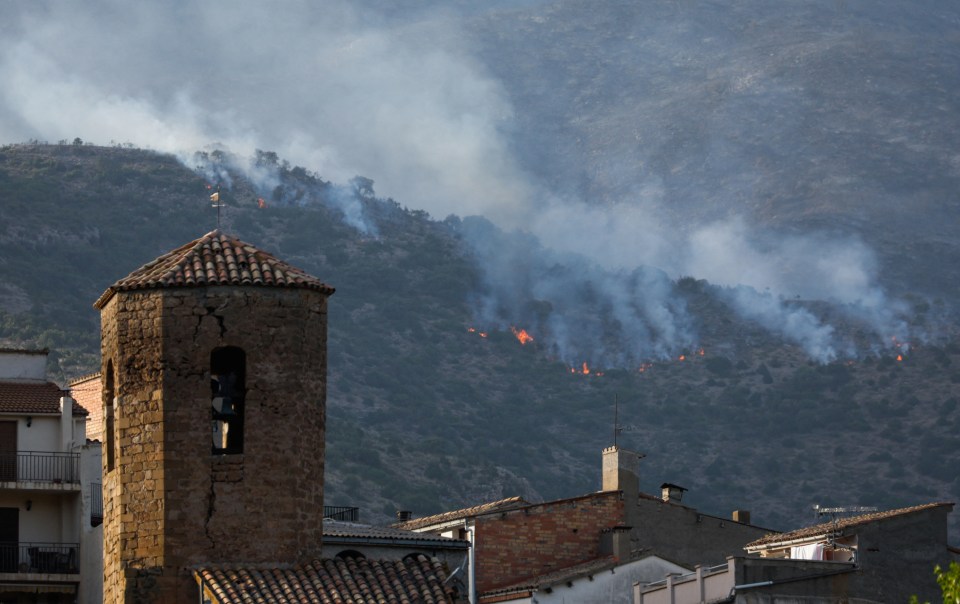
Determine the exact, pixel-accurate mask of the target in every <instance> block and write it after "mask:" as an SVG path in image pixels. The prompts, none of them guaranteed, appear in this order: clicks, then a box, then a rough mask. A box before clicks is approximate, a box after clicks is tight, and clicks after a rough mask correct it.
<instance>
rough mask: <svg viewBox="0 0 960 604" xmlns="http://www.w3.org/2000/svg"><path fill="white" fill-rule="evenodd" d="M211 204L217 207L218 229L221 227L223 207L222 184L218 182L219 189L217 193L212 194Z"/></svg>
mask: <svg viewBox="0 0 960 604" xmlns="http://www.w3.org/2000/svg"><path fill="white" fill-rule="evenodd" d="M210 204H211V207H214V208H217V229H218V230H219V229H220V208H222V207H223V203H222V202H221V201H220V185H219V184H217V190H216V192H215V193H213V194H212V195H210Z"/></svg>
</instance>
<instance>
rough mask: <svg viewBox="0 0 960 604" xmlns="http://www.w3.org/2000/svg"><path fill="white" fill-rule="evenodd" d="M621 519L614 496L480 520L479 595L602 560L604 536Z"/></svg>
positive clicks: (554, 503) (552, 504)
mask: <svg viewBox="0 0 960 604" xmlns="http://www.w3.org/2000/svg"><path fill="white" fill-rule="evenodd" d="M623 514H624V509H623V500H622V498H621V496H620V493H619V492H616V491H612V492H605V493H594V494H591V495H587V496H584V497H578V498H575V499H565V500H560V501H551V502H549V503H544V504H539V505H533V506H530V507H525V508H522V509H519V510H511V511H509V512H504V513H501V514H491V515H487V516H481V517H479V518H477V520H476V541H475V542H476V548H477V551H476V561H477V570H476V581H477V592H478V593H483V592H485V591H488V590H490V589H494V588H497V587H502V586H505V585H510V584H512V583H516V582H518V581H521V580H523V579H526V578H530V577H534V576H537V575H541V574H544V573H547V572H550V571H553V570H556V569H558V568H564V567H566V566H571V565H573V564H576V563H578V562H582V561H585V560H590V559H592V558H597V557H599V556H600V534H601V532H602V531H603V530H604V529H607V528H611V527H614V526H617V525H618V524H620V523H621V522H622V519H623Z"/></svg>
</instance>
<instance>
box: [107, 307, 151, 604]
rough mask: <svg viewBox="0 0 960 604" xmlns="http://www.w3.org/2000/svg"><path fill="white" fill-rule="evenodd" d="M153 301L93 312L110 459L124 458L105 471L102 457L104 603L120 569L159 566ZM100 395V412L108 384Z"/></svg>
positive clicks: (112, 595) (112, 597)
mask: <svg viewBox="0 0 960 604" xmlns="http://www.w3.org/2000/svg"><path fill="white" fill-rule="evenodd" d="M160 302H161V301H160V299H159V297H158V296H156V295H155V294H144V293H136V294H129V295H126V296H122V297H120V296H118V297H116V298H114V300H112V301H111V303H110V304H108V305H107V307H106V308H104V309H103V311H102V312H101V323H102V326H101V347H102V358H103V367H102V374H103V375H104V376H107V373H108V372H107V366H108V363H110V362H111V361H112V363H113V367H114V375H115V376H116V379H115V384H116V386H117V389H116V392H115V395H116V396H117V398H118V399H119V404H118V407H117V412H116V416H115V419H114V433H113V442H114V444H115V455H116V459H117V460H118V461H119V459H120V458H121V457H123V458H124V459H125V463H123V464H121V463H116V464H115V465H114V469H113V470H112V471H108V467H107V463H108V460H107V455H106V454H104V455H103V471H104V476H103V477H104V480H103V492H104V497H103V516H104V524H103V540H104V547H103V554H104V601H105V602H120V601H123V594H124V593H125V592H126V589H127V587H126V569H127V567H128V565H133V566H136V567H142V568H154V567H158V566H160V564H161V561H162V546H163V536H162V532H161V529H162V520H163V515H162V503H161V502H162V498H161V497H159V496H158V495H157V492H156V489H157V487H158V484H157V480H160V481H161V482H160V485H159V486H160V488H161V489H162V476H161V472H160V459H161V455H162V434H159V433H157V431H162V427H163V424H162V422H161V421H160V418H161V416H160V401H159V391H158V386H159V381H158V379H157V378H158V377H159V374H160V371H161V364H160V361H161V356H160V341H161V340H160ZM104 379H106V377H105V378H104ZM103 390H104V400H103V405H104V409H106V408H108V407H109V406H110V404H111V401H110V400H107V399H109V398H110V395H109V387H108V386H107V385H105V387H104V389H103ZM104 415H106V411H105V412H104ZM147 430H149V432H147ZM145 436H146V437H147V438H145ZM104 438H105V439H107V438H111V435H110V434H107V433H105V434H104ZM105 444H106V443H105ZM146 476H149V477H150V478H149V481H148V480H147V479H146V478H145V477H146Z"/></svg>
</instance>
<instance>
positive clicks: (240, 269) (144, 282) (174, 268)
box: [94, 229, 335, 308]
mask: <svg viewBox="0 0 960 604" xmlns="http://www.w3.org/2000/svg"><path fill="white" fill-rule="evenodd" d="M207 285H255V286H271V287H293V288H302V289H312V290H316V291H320V292H323V293H325V294H327V295H330V294H332V293H333V292H334V291H335V290H334V288H332V287H330V286H329V285H327V284H325V283H323V282H322V281H320V280H319V279H317V278H316V277H313V276H312V275H309V274H308V273H306V272H304V271H303V270H301V269H299V268H297V267H295V266H293V265H290V264H288V263H286V262H284V261H282V260H279V259H278V258H276V257H275V256H273V255H271V254H269V253H267V252H264V251H262V250H260V249H258V248H257V247H255V246H253V245H251V244H249V243H246V242H243V241H241V240H240V239H238V238H237V237H234V236H233V235H227V234H224V233H222V232H221V231H220V230H219V229H217V230H214V231H210V232H209V233H207V234H206V235H203V236H202V237H200V238H198V239H195V240H194V241H191V242H189V243H186V244H184V245H181V246H180V247H178V248H176V249H174V250H172V251H170V252H167V253H166V254H163V255H162V256H160V257H158V258H155V259H154V260H151V261H150V262H148V263H146V264H144V265H143V266H141V267H140V268H139V269H137V270H135V271H134V272H132V273H130V274H129V275H127V276H126V277H124V278H122V279H120V280H119V281H117V282H116V283H114V284H113V285H111V286H110V287H108V288H107V290H106V291H105V292H104V293H103V294H102V295H101V296H100V298H98V299H97V301H96V302H95V303H94V307H95V308H103V307H104V306H105V305H106V303H107V302H108V301H109V300H110V298H112V297H113V295H114V294H116V293H117V292H119V291H130V290H140V289H157V288H167V287H202V286H207Z"/></svg>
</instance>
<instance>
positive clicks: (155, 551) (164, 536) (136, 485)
mask: <svg viewBox="0 0 960 604" xmlns="http://www.w3.org/2000/svg"><path fill="white" fill-rule="evenodd" d="M114 317H115V318H114ZM109 321H113V322H115V323H116V324H117V326H118V327H117V329H116V331H117V335H116V336H115V337H114V336H111V335H110V334H111V332H112V328H108V326H107V323H108V322H109ZM132 323H135V324H136V325H137V328H136V329H135V328H132V327H131V324H132ZM124 325H125V326H126V327H122V326H124ZM225 346H232V347H238V348H241V349H242V350H243V351H244V352H245V355H246V379H245V386H246V396H245V413H244V444H243V452H242V453H238V454H231V455H219V454H217V455H214V454H212V453H211V400H210V399H211V394H210V375H211V373H210V355H211V352H212V351H213V350H214V349H216V348H221V347H225ZM103 352H104V359H105V361H104V363H106V360H107V359H110V358H114V359H116V360H115V361H114V363H115V368H116V371H117V382H118V384H119V388H118V390H119V395H120V398H121V406H122V409H123V411H122V413H121V419H120V420H119V421H118V426H119V428H120V432H121V435H120V447H119V448H118V451H117V471H116V473H117V474H118V475H119V479H117V480H115V481H113V482H110V481H109V480H108V481H107V482H106V483H105V491H108V495H107V496H106V497H105V503H104V506H105V510H104V516H105V518H104V527H105V533H104V534H105V538H104V539H105V558H107V560H106V561H105V567H106V568H108V569H110V570H109V571H106V572H107V573H109V574H108V575H107V576H108V581H107V583H108V584H109V585H110V587H109V591H110V593H111V594H113V595H114V596H116V594H118V593H120V592H125V594H126V595H125V597H124V598H122V599H114V598H107V597H105V601H138V602H139V601H143V602H183V601H191V600H192V599H194V598H196V591H197V587H196V583H195V581H194V580H193V578H192V574H191V567H193V566H196V565H198V564H229V563H253V564H256V563H271V564H277V563H280V564H284V563H290V564H293V563H296V562H300V561H305V560H309V559H311V558H313V557H318V556H319V555H320V551H321V536H322V516H323V464H324V426H325V401H326V364H327V360H326V296H325V295H324V294H321V293H319V292H315V291H312V290H301V289H281V288H266V287H234V286H230V287H227V286H222V287H206V288H175V289H174V288H168V289H161V290H151V291H146V292H120V293H118V294H117V295H116V296H115V297H114V299H113V300H111V301H110V303H109V304H108V305H107V307H106V308H105V309H104V351H103ZM104 367H106V365H104ZM108 484H109V485H111V486H110V487H108ZM121 486H122V488H119V487H121ZM109 488H113V489H114V490H113V491H111V490H108V489H109ZM107 498H109V499H111V500H112V505H111V504H108V503H107V501H106V499H107ZM108 509H109V510H110V511H109V512H108ZM109 522H113V523H119V525H120V526H119V528H113V527H108V523H109ZM111 541H113V542H115V543H111ZM119 570H122V572H119ZM107 591H108V588H107V587H105V596H106V592H107Z"/></svg>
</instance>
